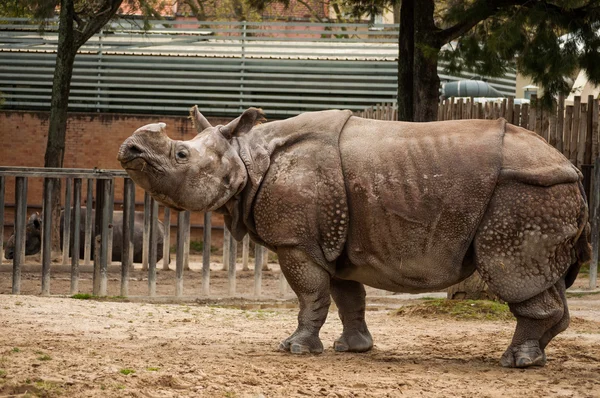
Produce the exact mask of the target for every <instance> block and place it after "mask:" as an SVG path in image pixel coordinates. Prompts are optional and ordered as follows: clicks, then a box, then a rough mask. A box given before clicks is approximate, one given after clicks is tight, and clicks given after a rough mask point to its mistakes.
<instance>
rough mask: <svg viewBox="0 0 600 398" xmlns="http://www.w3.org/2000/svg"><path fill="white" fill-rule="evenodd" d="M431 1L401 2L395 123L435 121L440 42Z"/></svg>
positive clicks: (438, 83)
mask: <svg viewBox="0 0 600 398" xmlns="http://www.w3.org/2000/svg"><path fill="white" fill-rule="evenodd" d="M433 12H434V1H433V0H418V1H417V0H404V1H402V6H401V9H400V32H399V38H398V120H402V121H415V122H430V121H433V120H437V109H438V97H439V88H440V79H439V77H438V74H437V64H438V53H439V51H440V49H441V43H440V41H439V38H438V37H437V32H438V31H439V29H438V28H437V27H436V26H435V21H434V19H433Z"/></svg>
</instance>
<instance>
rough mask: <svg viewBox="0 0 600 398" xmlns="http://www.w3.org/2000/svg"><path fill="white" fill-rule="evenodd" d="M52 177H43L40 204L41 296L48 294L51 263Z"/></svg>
mask: <svg viewBox="0 0 600 398" xmlns="http://www.w3.org/2000/svg"><path fill="white" fill-rule="evenodd" d="M53 188H54V179H53V178H44V201H43V204H42V217H43V219H42V296H47V295H49V294H50V266H51V264H52V192H53Z"/></svg>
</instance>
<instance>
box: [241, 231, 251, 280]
mask: <svg viewBox="0 0 600 398" xmlns="http://www.w3.org/2000/svg"><path fill="white" fill-rule="evenodd" d="M249 251H250V235H248V234H246V236H244V240H242V271H249V270H250V268H249V267H248V252H249Z"/></svg>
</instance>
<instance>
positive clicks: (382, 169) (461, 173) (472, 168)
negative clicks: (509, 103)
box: [338, 117, 505, 291]
mask: <svg viewBox="0 0 600 398" xmlns="http://www.w3.org/2000/svg"><path fill="white" fill-rule="evenodd" d="M504 124H505V122H504V121H453V122H442V123H440V122H433V123H402V122H382V121H373V120H365V119H360V118H355V117H353V118H351V119H350V120H349V121H348V123H347V124H346V127H345V128H344V131H343V132H342V135H341V139H340V151H341V157H342V166H343V172H344V178H345V181H346V190H347V193H348V205H349V212H350V214H349V216H350V226H349V232H348V240H347V246H346V247H347V256H348V260H349V261H348V262H347V263H346V264H345V266H343V267H342V268H341V269H339V270H338V272H339V274H340V276H341V277H348V278H351V279H358V280H360V281H362V282H365V283H367V284H370V285H373V286H379V287H383V288H388V289H389V290H404V291H420V290H422V289H425V290H427V289H431V288H436V287H440V286H446V285H448V281H449V280H457V281H458V280H460V279H461V278H464V277H465V275H464V274H465V273H468V272H472V270H470V271H469V270H464V269H462V263H463V259H464V257H465V253H466V252H467V250H468V248H469V246H470V244H471V241H472V239H473V236H474V234H475V232H476V229H477V226H478V224H479V222H480V220H481V218H482V217H483V214H484V212H485V209H486V206H487V204H488V202H489V200H490V198H491V195H492V193H493V190H494V187H495V185H496V182H497V177H498V174H499V172H500V168H501V165H502V139H503V135H504Z"/></svg>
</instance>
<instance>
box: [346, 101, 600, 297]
mask: <svg viewBox="0 0 600 398" xmlns="http://www.w3.org/2000/svg"><path fill="white" fill-rule="evenodd" d="M599 111H600V100H599V99H597V98H594V97H593V96H591V95H590V96H588V98H587V103H582V100H581V97H580V96H576V97H574V101H573V104H572V105H566V104H565V98H564V96H560V97H559V98H558V101H556V103H555V104H554V105H553V106H552V107H551V108H549V109H546V108H543V107H542V106H541V104H540V103H539V101H537V96H536V95H532V96H531V103H530V104H527V103H524V104H515V102H514V99H513V98H512V97H509V98H504V99H502V100H495V101H487V102H480V101H477V100H476V99H475V98H453V97H452V98H447V99H444V100H443V101H441V102H440V103H439V105H438V120H440V121H441V120H460V119H498V118H500V117H502V118H504V119H506V120H507V121H508V122H509V123H512V124H515V125H517V126H521V127H523V128H526V129H529V130H531V131H534V132H535V133H537V134H538V135H540V136H541V137H542V138H544V139H545V140H546V141H547V142H548V143H549V144H550V145H552V146H553V147H555V148H556V149H557V150H558V151H559V152H561V153H562V154H563V155H564V156H565V157H566V158H567V159H569V160H570V161H571V163H572V164H573V165H575V166H576V167H577V168H579V170H581V172H582V174H583V178H584V190H585V193H586V195H587V198H588V199H589V208H590V223H591V226H592V238H591V239H592V242H591V243H592V249H593V256H592V260H591V262H590V288H591V289H595V288H596V287H597V284H598V283H597V281H598V260H599V256H600V254H599V251H600V248H599V246H600V242H599V239H600V233H599V227H600V225H599V224H600V220H599V218H600V157H599V151H600V145H599V144H600V131H599V127H600V126H599V124H598V115H599V113H600V112H599ZM356 115H357V116H360V117H364V118H368V119H377V120H396V119H397V105H396V104H395V103H393V102H391V103H382V104H378V105H375V106H372V107H369V108H366V109H363V110H362V111H360V112H356Z"/></svg>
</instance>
